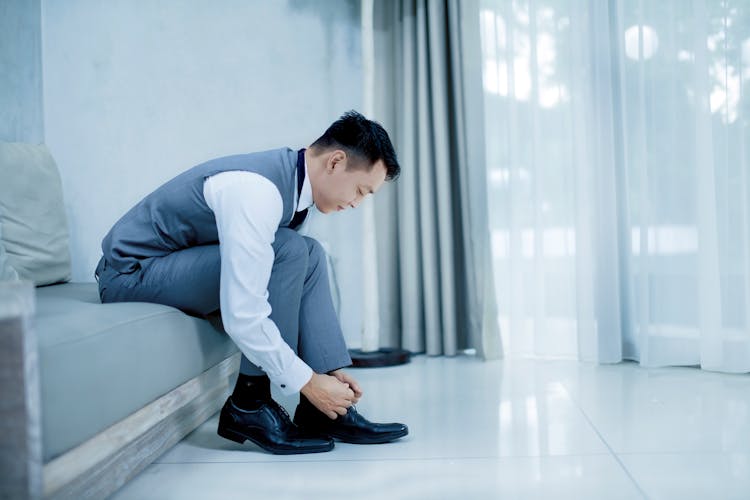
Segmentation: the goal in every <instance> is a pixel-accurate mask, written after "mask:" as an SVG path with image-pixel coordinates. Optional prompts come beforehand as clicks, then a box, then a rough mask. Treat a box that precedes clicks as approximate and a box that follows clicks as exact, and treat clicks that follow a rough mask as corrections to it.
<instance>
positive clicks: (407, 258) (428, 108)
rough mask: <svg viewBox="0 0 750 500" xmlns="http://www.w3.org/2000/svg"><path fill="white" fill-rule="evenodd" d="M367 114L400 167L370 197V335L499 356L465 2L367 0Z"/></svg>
mask: <svg viewBox="0 0 750 500" xmlns="http://www.w3.org/2000/svg"><path fill="white" fill-rule="evenodd" d="M374 30H375V88H376V91H375V97H374V100H375V106H374V112H375V116H374V117H375V119H376V120H379V121H380V122H381V123H383V125H384V126H385V127H386V128H387V129H388V130H389V131H390V132H391V135H392V138H393V140H394V145H395V147H396V151H397V153H398V155H399V160H400V163H401V166H402V174H401V177H400V178H399V179H398V181H397V182H395V183H393V184H389V185H387V186H386V187H384V189H383V195H382V196H379V197H377V198H376V199H375V214H376V227H377V239H378V256H379V257H378V268H379V280H380V284H379V290H380V295H379V300H380V305H381V317H380V325H381V345H385V346H391V347H395V346H398V347H402V348H404V349H408V350H410V351H412V352H425V353H427V354H429V355H440V354H445V355H454V354H456V353H458V352H459V351H461V350H463V349H468V348H474V349H476V351H477V353H478V354H479V355H480V356H482V357H483V358H485V359H493V358H498V357H500V356H501V351H502V349H501V343H500V333H499V328H498V323H497V312H496V302H495V294H494V285H493V281H492V269H491V265H492V264H491V257H490V241H489V226H488V220H487V219H488V218H487V183H486V172H487V168H486V164H485V161H484V133H483V126H484V117H483V111H482V109H483V102H482V99H483V97H482V81H481V78H482V73H481V59H480V56H481V50H480V38H479V12H478V6H477V2H475V1H465V2H458V1H429V0H388V1H376V2H375V11H374Z"/></svg>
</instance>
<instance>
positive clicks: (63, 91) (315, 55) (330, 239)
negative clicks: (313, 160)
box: [42, 0, 362, 346]
mask: <svg viewBox="0 0 750 500" xmlns="http://www.w3.org/2000/svg"><path fill="white" fill-rule="evenodd" d="M359 16H360V14H359V2H358V1H356V0H352V1H346V0H328V1H315V0H289V1H281V0H274V1H271V0H265V1H239V0H237V1H228V0H220V1H215V2H207V1H205V0H190V1H180V2H177V1H171V2H168V1H159V2H152V1H147V0H113V1H107V2H101V1H97V0H64V1H63V0H43V1H42V35H43V39H42V48H43V68H44V80H43V82H44V120H45V127H46V143H47V144H48V146H49V148H50V150H51V152H52V154H53V156H54V157H55V159H56V160H57V162H58V165H59V167H60V171H61V175H62V179H63V189H64V192H65V196H66V208H67V212H68V217H69V221H70V231H71V251H72V255H73V280H74V281H92V280H93V270H94V267H95V266H96V263H97V261H98V259H99V257H100V255H101V251H100V243H101V239H102V237H103V236H104V235H105V234H106V232H107V231H108V230H109V228H110V227H111V226H112V224H113V223H114V222H115V221H116V220H117V219H118V218H119V217H120V216H121V215H122V214H123V213H124V212H125V211H126V210H127V209H128V208H130V207H131V206H132V205H133V204H135V203H136V202H137V201H138V200H140V199H141V198H142V197H143V196H144V195H146V194H148V193H149V192H150V191H152V190H153V189H154V188H156V187H157V186H159V185H160V184H161V183H162V182H164V181H166V180H168V179H170V178H171V177H173V176H174V175H176V174H177V173H179V172H181V171H183V170H185V169H187V168H189V167H191V166H193V165H195V164H197V163H200V162H202V161H205V160H207V159H210V158H214V157H218V156H222V155H227V154H234V153H244V152H250V151H255V150H261V149H267V148H272V147H281V146H289V147H293V148H297V147H302V146H306V145H308V144H310V143H311V142H312V141H313V140H315V139H316V138H317V137H318V136H319V135H320V134H321V133H322V132H323V131H324V130H325V128H326V127H327V126H328V125H329V124H330V122H332V121H333V120H335V119H336V118H337V117H338V116H339V115H340V114H341V113H342V112H343V111H345V110H348V109H352V108H354V109H358V108H360V107H361V101H362V91H361V88H362V77H361V44H360V18H359ZM315 215H316V217H313V220H312V221H311V224H310V225H311V226H312V227H311V229H310V231H311V232H313V233H314V234H315V235H317V236H318V237H319V238H320V239H322V240H324V243H326V244H327V247H328V248H329V249H330V250H331V254H332V258H333V259H334V260H335V261H336V262H337V271H338V273H337V274H338V277H339V280H340V285H341V288H342V307H343V310H342V324H343V327H344V330H345V333H346V336H347V340H348V341H349V342H350V345H353V346H357V345H358V343H359V328H360V325H359V318H360V315H361V303H360V300H361V298H360V293H359V287H358V274H359V273H355V272H349V270H355V269H359V268H360V267H361V266H360V263H361V262H360V257H359V254H360V232H359V223H358V221H359V218H360V214H359V213H357V212H351V213H347V214H338V215H330V216H325V217H324V216H322V215H321V214H315Z"/></svg>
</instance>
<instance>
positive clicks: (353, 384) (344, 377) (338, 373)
mask: <svg viewBox="0 0 750 500" xmlns="http://www.w3.org/2000/svg"><path fill="white" fill-rule="evenodd" d="M331 375H333V376H334V377H336V378H337V379H338V380H339V381H340V382H343V383H345V384H349V388H350V389H351V390H352V391H354V399H353V400H352V403H353V404H357V403H358V402H359V398H361V397H362V388H361V387H360V386H359V383H358V382H357V381H356V380H354V377H352V376H351V375H349V374H348V373H344V371H343V370H335V371H332V372H331Z"/></svg>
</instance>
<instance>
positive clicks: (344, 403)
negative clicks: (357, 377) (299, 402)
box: [300, 373, 354, 419]
mask: <svg viewBox="0 0 750 500" xmlns="http://www.w3.org/2000/svg"><path fill="white" fill-rule="evenodd" d="M300 392H301V393H302V394H303V395H304V396H305V397H306V398H307V399H308V400H309V401H310V402H311V403H312V404H313V405H315V407H316V408H317V409H318V410H320V411H322V412H323V413H325V414H326V415H327V416H328V418H330V419H335V418H336V416H337V415H346V410H347V409H348V408H349V407H350V406H351V405H352V404H354V391H353V390H352V389H350V387H349V384H348V383H345V382H341V381H339V379H338V377H332V376H330V375H321V374H320V373H313V376H312V378H311V379H310V380H309V381H308V382H307V383H306V384H305V385H304V387H302V390H301V391H300Z"/></svg>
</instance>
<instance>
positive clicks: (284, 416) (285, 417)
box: [269, 399, 294, 425]
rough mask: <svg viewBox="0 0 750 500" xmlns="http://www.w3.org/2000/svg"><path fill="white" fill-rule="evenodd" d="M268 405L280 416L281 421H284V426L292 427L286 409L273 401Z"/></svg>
mask: <svg viewBox="0 0 750 500" xmlns="http://www.w3.org/2000/svg"><path fill="white" fill-rule="evenodd" d="M269 405H270V406H271V407H272V408H275V409H276V411H278V412H279V413H280V414H281V419H282V420H283V421H284V423H285V424H287V425H294V424H293V423H292V418H291V417H290V416H289V412H288V411H286V408H284V407H283V406H281V405H280V404H279V403H278V402H276V401H275V400H273V399H272V400H271V401H270V403H269Z"/></svg>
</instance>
